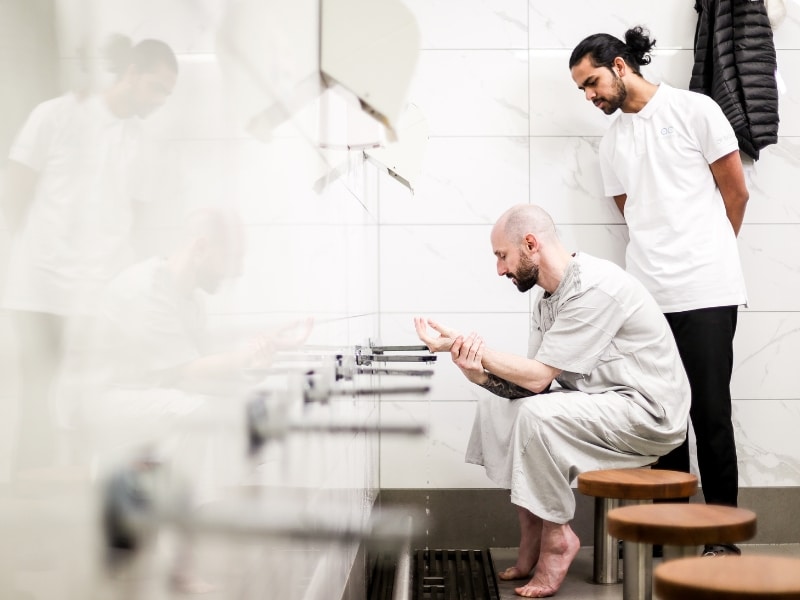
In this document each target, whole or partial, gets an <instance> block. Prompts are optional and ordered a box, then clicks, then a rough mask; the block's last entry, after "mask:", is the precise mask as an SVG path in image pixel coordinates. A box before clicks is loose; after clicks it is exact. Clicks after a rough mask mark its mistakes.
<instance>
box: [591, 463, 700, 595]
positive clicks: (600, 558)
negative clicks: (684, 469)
mask: <svg viewBox="0 0 800 600" xmlns="http://www.w3.org/2000/svg"><path fill="white" fill-rule="evenodd" d="M578 491H579V492H581V493H582V494H585V495H586V496H593V497H594V499H595V501H594V566H593V570H592V573H593V574H592V579H593V580H594V582H595V583H617V582H618V581H619V557H618V551H617V541H616V539H614V537H613V536H611V535H610V534H609V533H608V522H607V515H608V511H609V510H611V509H613V508H615V507H616V506H619V505H620V503H624V504H634V503H641V502H647V501H653V500H674V499H676V498H688V497H690V496H693V495H694V494H695V492H696V491H697V477H696V476H694V475H691V474H690V473H681V472H679V471H667V470H662V469H650V468H642V469H604V470H600V471H587V472H586V473H581V474H580V475H578Z"/></svg>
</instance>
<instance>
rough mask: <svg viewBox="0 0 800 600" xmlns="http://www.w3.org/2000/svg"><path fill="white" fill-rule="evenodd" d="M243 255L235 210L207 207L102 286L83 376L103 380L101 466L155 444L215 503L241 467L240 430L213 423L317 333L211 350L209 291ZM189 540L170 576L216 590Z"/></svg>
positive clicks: (93, 390)
mask: <svg viewBox="0 0 800 600" xmlns="http://www.w3.org/2000/svg"><path fill="white" fill-rule="evenodd" d="M243 258H244V228H243V226H242V223H241V220H240V218H239V217H238V215H237V214H236V213H235V212H234V211H231V210H228V209H226V208H222V207H209V208H202V209H199V210H195V211H194V212H192V213H191V214H190V215H189V216H188V217H187V218H186V220H185V221H184V227H183V231H182V232H181V234H180V237H179V238H178V240H177V241H176V243H175V247H174V249H173V250H172V252H170V253H169V254H168V255H167V256H164V257H160V256H157V257H151V258H149V259H146V260H144V261H142V262H139V263H137V264H135V265H132V266H130V267H128V268H126V269H124V270H123V271H122V272H121V273H119V274H118V275H117V276H116V277H114V279H113V280H112V281H111V282H110V283H109V284H108V286H107V287H106V288H105V290H104V291H103V293H102V295H101V299H100V302H99V306H98V314H97V318H96V320H95V323H94V332H93V335H92V337H93V338H94V340H95V341H94V343H93V344H92V345H93V360H92V365H93V366H92V369H91V371H92V373H90V374H87V377H86V379H87V380H88V378H89V377H90V376H94V377H95V378H96V379H95V383H96V385H95V386H94V387H90V386H87V394H86V395H87V397H89V404H88V406H86V407H85V409H84V414H85V415H86V417H87V424H88V426H89V431H90V437H91V442H90V445H91V449H90V454H92V455H93V457H94V458H93V464H95V465H97V466H98V467H99V470H100V471H101V472H102V471H106V470H107V469H109V468H114V467H115V466H116V465H119V464H122V463H124V462H125V461H126V460H127V459H128V457H129V456H131V455H132V454H133V455H135V454H137V453H139V452H141V451H142V449H144V448H150V447H152V448H156V449H157V450H158V452H159V453H160V454H162V455H163V456H165V457H166V458H167V459H168V461H169V463H170V469H169V473H168V476H169V477H172V476H174V475H175V474H177V473H186V474H191V477H192V481H191V487H192V495H191V503H192V504H193V505H200V504H205V503H208V502H212V501H214V500H217V499H218V493H219V489H220V486H221V485H236V483H237V482H238V481H239V478H240V477H241V476H243V474H244V468H245V466H246V465H245V462H244V453H243V447H242V445H241V443H242V442H243V441H244V439H243V438H244V436H243V435H242V434H243V432H242V431H241V430H239V429H238V428H235V427H228V425H230V421H227V422H225V421H223V422H222V423H221V424H220V425H215V421H216V420H217V419H218V418H219V417H220V415H223V416H224V417H225V416H227V415H230V414H232V413H235V414H239V411H240V409H241V407H240V405H238V404H237V403H236V399H238V398H240V397H242V395H243V393H244V389H246V388H247V387H249V386H250V385H251V384H252V380H251V379H250V378H249V377H248V376H247V371H248V370H249V369H257V368H261V367H265V366H268V365H269V364H270V363H271V361H272V358H273V355H274V352H275V351H276V350H279V349H283V348H289V347H294V346H296V345H299V344H302V343H303V341H305V339H306V338H307V336H308V335H309V333H310V330H311V322H310V321H303V322H301V323H297V324H290V325H287V326H284V327H281V328H279V329H277V330H275V331H273V332H267V333H262V334H260V335H255V336H252V335H251V336H250V337H249V338H246V339H245V340H244V341H243V342H239V341H236V340H233V342H232V346H233V347H228V348H220V349H213V348H212V346H213V345H214V344H213V341H212V340H210V339H209V338H210V337H211V336H210V335H209V331H208V327H207V319H206V308H205V300H206V296H207V295H209V294H214V293H216V292H217V291H219V290H220V288H221V287H222V285H223V284H224V283H225V282H226V281H227V280H230V279H232V278H236V277H238V276H239V275H240V274H241V272H242V263H243ZM234 337H235V336H234ZM228 344H229V345H230V344H231V341H230V340H228ZM217 400H218V401H219V402H217ZM226 423H227V425H226ZM237 442H238V443H237ZM123 542H124V540H123ZM122 545H124V543H123V544H122ZM192 546H193V542H192V540H191V535H190V534H189V533H186V532H184V535H183V537H182V540H181V542H180V547H179V548H178V549H177V559H176V564H175V567H174V570H173V572H172V573H171V574H170V584H171V585H172V586H173V587H174V588H175V589H178V590H180V591H183V592H201V591H206V590H210V589H212V588H211V587H210V586H209V585H208V584H207V583H206V582H204V581H202V580H201V579H199V578H198V577H196V576H195V574H194V568H193V562H194V561H193V559H192Z"/></svg>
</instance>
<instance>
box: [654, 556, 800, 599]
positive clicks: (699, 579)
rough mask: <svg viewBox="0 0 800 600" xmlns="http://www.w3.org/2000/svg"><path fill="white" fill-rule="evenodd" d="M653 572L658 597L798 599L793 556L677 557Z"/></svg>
mask: <svg viewBox="0 0 800 600" xmlns="http://www.w3.org/2000/svg"><path fill="white" fill-rule="evenodd" d="M653 576H654V578H655V580H654V589H655V593H656V595H657V596H658V597H659V598H660V599H661V600H757V599H771V600H779V599H780V600H800V559H797V558H787V557H783V556H758V555H746V556H719V557H713V558H712V557H702V556H700V557H696V558H681V559H678V560H672V561H669V562H665V563H662V564H660V565H659V566H658V567H656V569H655V572H654V575H653Z"/></svg>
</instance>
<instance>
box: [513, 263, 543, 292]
mask: <svg viewBox="0 0 800 600" xmlns="http://www.w3.org/2000/svg"><path fill="white" fill-rule="evenodd" d="M506 277H509V278H513V279H515V280H516V286H517V289H518V290H519V291H520V292H527V291H528V290H529V289H531V288H532V287H533V286H535V285H536V283H537V282H538V281H539V267H538V266H537V265H535V264H533V261H532V260H531V259H530V258H528V257H527V256H521V257H520V261H519V268H518V269H517V273H509V274H508V275H506Z"/></svg>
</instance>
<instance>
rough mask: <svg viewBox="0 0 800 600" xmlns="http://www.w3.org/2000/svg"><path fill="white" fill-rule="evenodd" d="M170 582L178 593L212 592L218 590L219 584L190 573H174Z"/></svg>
mask: <svg viewBox="0 0 800 600" xmlns="http://www.w3.org/2000/svg"><path fill="white" fill-rule="evenodd" d="M170 583H171V584H172V589H173V591H175V592H176V593H178V594H187V595H192V594H210V593H212V592H216V591H217V586H215V585H213V584H211V583H208V582H207V581H204V580H202V579H200V578H199V577H197V576H195V575H190V574H188V573H180V574H176V575H173V576H172V577H171V578H170Z"/></svg>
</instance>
